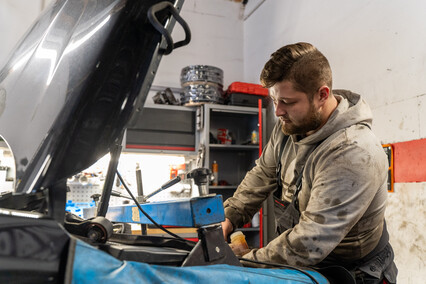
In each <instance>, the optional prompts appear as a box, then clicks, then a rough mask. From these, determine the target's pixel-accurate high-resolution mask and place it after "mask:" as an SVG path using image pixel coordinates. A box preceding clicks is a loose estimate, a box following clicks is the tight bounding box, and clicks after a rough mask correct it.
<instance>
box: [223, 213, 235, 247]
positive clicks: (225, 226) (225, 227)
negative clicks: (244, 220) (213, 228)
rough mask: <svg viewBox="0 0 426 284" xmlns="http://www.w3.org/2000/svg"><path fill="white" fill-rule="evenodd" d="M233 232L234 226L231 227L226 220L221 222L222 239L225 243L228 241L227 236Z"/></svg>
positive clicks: (229, 222)
mask: <svg viewBox="0 0 426 284" xmlns="http://www.w3.org/2000/svg"><path fill="white" fill-rule="evenodd" d="M233 230H234V226H232V223H231V221H230V220H229V219H228V218H226V219H225V221H223V222H222V231H223V237H224V238H225V242H226V241H227V240H228V235H229V234H230V233H231V232H232V231H233Z"/></svg>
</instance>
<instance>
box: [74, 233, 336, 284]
mask: <svg viewBox="0 0 426 284" xmlns="http://www.w3.org/2000/svg"><path fill="white" fill-rule="evenodd" d="M306 272H308V273H309V274H311V275H312V276H313V277H314V278H315V279H316V281H317V282H318V283H321V284H326V283H328V281H327V280H326V279H325V278H324V277H323V276H322V275H321V274H319V273H317V272H315V271H306ZM224 282H226V283H229V284H235V283H256V284H257V283H260V284H261V283H267V284H271V283H313V281H312V280H311V279H309V277H308V276H306V275H304V274H303V273H301V272H299V271H297V270H292V269H261V268H248V267H237V266H231V265H226V264H219V265H209V266H192V267H171V266H162V265H150V264H146V263H140V262H133V261H121V260H118V259H116V258H114V257H113V256H111V255H109V254H107V253H105V252H103V251H100V250H98V249H96V248H94V247H92V246H90V245H88V244H86V243H84V242H82V241H80V240H77V244H76V249H75V257H74V266H73V279H72V283H75V284H82V283H91V284H93V283H95V284H96V283H102V284H104V283H105V284H106V283H114V284H116V283H126V284H129V283H142V284H144V283H150V284H152V283H197V284H198V283H203V284H204V283H206V284H209V283H212V284H218V283H224Z"/></svg>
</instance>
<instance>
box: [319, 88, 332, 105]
mask: <svg viewBox="0 0 426 284" xmlns="http://www.w3.org/2000/svg"><path fill="white" fill-rule="evenodd" d="M318 93H319V101H320V102H325V101H327V99H328V97H329V96H330V88H329V87H328V86H326V85H324V86H322V87H321V88H319V89H318Z"/></svg>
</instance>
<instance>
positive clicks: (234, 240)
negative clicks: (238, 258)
mask: <svg viewBox="0 0 426 284" xmlns="http://www.w3.org/2000/svg"><path fill="white" fill-rule="evenodd" d="M231 244H232V250H233V251H234V253H235V254H236V255H243V254H244V253H247V250H248V249H249V246H248V244H247V242H246V237H245V236H244V234H243V233H242V232H241V231H237V232H235V233H233V234H232V235H231Z"/></svg>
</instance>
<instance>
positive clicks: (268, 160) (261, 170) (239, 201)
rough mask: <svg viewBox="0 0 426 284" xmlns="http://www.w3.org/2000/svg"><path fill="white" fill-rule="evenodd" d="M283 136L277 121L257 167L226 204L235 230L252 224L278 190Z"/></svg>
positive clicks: (225, 206)
mask: <svg viewBox="0 0 426 284" xmlns="http://www.w3.org/2000/svg"><path fill="white" fill-rule="evenodd" d="M282 136H283V134H282V133H281V128H280V123H279V121H277V123H276V124H275V127H274V129H273V131H272V133H271V138H270V139H269V142H268V143H267V145H266V146H265V149H264V150H263V153H262V155H261V156H260V158H259V159H258V160H256V165H255V166H254V168H253V169H252V170H250V171H249V172H248V173H247V174H246V176H245V177H244V179H243V181H242V182H241V184H240V185H239V186H238V188H237V190H236V191H235V193H234V195H233V197H230V198H228V199H227V200H226V201H225V202H224V208H225V217H226V218H228V219H229V220H230V221H231V223H232V224H233V226H234V228H239V227H242V226H243V225H244V224H246V223H248V222H250V220H251V218H252V217H253V215H254V214H255V213H256V212H257V211H259V209H260V207H261V206H262V202H263V201H264V200H265V199H266V198H267V197H268V196H269V195H270V194H271V192H273V191H274V190H275V189H276V187H277V183H276V176H275V175H276V173H275V170H276V164H277V161H276V159H277V153H276V151H277V143H278V144H279V143H280V141H282Z"/></svg>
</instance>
